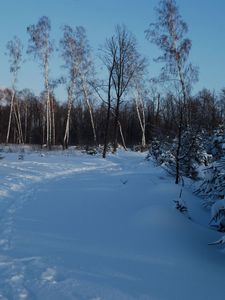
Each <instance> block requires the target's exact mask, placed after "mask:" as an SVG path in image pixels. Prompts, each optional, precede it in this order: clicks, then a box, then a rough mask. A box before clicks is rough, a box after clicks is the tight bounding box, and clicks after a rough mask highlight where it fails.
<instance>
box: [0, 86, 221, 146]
mask: <svg viewBox="0 0 225 300" xmlns="http://www.w3.org/2000/svg"><path fill="white" fill-rule="evenodd" d="M11 97H12V91H11V90H10V89H5V90H1V91H0V103H1V105H0V120H1V122H0V142H1V143H5V141H6V135H7V129H8V121H9V120H8V119H9V114H10V102H11ZM224 98H225V90H222V92H221V94H220V95H219V96H218V95H216V94H215V93H214V92H211V91H209V90H206V89H204V90H202V91H201V92H199V93H198V94H197V95H196V96H195V97H192V98H191V99H189V101H188V108H187V109H188V115H189V126H190V127H191V128H195V129H196V130H197V131H198V132H202V131H203V130H204V132H206V133H207V134H208V135H211V134H212V132H213V130H214V129H216V128H218V127H219V125H221V124H224V122H225V107H224ZM14 101H15V103H16V105H17V106H18V109H19V111H20V119H21V127H22V132H23V137H24V143H26V144H40V145H44V144H45V136H44V135H43V130H44V128H45V124H44V119H43V115H44V114H45V110H44V106H43V103H44V102H45V98H44V95H41V96H39V97H37V96H35V95H34V94H32V92H31V91H29V90H22V91H20V92H18V93H17V95H16V97H15V99H14ZM51 102H52V104H53V107H54V116H55V120H56V122H55V144H56V145H62V146H63V138H64V129H65V126H66V121H67V109H68V108H67V104H66V103H61V102H59V101H57V100H56V99H55V97H54V96H51ZM143 109H144V115H145V123H146V128H145V138H146V142H147V145H149V144H150V143H151V142H152V141H153V140H155V139H157V140H164V139H165V138H168V137H169V139H170V140H173V139H174V138H175V137H176V136H177V128H178V126H177V120H179V111H178V108H177V106H176V103H175V101H174V97H173V95H171V94H168V95H166V96H161V95H160V94H159V93H155V94H153V95H150V94H148V95H147V96H146V99H145V100H144V108H143ZM106 117H107V116H106V107H105V104H104V103H100V104H96V105H94V106H93V119H94V122H95V127H96V133H97V143H98V144H101V145H103V144H104V133H105V123H106ZM120 124H121V127H122V129H123V136H124V140H125V141H126V146H127V147H133V146H138V145H139V146H140V148H141V141H142V130H141V126H140V122H139V119H138V113H137V106H136V103H135V100H134V99H131V101H128V102H125V103H123V104H122V106H121V111H120ZM113 125H114V124H113V119H112V120H111V121H110V124H109V132H110V135H109V143H111V144H112V142H113V134H112V129H113ZM70 131H71V136H70V144H71V145H77V146H84V145H87V146H96V144H95V141H94V138H93V132H92V127H91V122H90V115H89V111H88V108H87V107H85V106H84V105H83V104H82V102H80V103H73V106H72V109H71V125H70ZM9 143H19V140H18V129H17V126H16V119H15V118H12V129H11V134H10V139H9ZM119 144H121V145H122V139H121V136H119Z"/></svg>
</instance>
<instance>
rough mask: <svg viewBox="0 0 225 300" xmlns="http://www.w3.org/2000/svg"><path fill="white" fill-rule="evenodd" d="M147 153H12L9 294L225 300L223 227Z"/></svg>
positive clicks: (1, 231)
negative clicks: (182, 208)
mask: <svg viewBox="0 0 225 300" xmlns="http://www.w3.org/2000/svg"><path fill="white" fill-rule="evenodd" d="M144 158H145V154H143V153H134V152H129V151H128V152H123V151H119V152H118V153H117V154H116V155H110V156H108V158H107V159H105V160H104V159H102V158H101V157H100V156H88V155H86V154H83V153H81V152H78V151H76V152H62V153H61V152H59V151H58V152H50V153H47V152H46V153H45V154H44V155H43V154H40V153H39V152H29V153H28V152H26V153H24V160H18V153H4V159H2V160H1V161H0V170H1V171H0V299H1V300H2V299H9V300H11V299H12V300H14V299H15V300H17V299H31V300H33V299H40V300H42V299H45V300H53V299H54V300H58V299H60V300H62V299H63V300H64V299H65V300H67V299H75V300H76V299H79V300H111V299H113V300H137V299H140V300H163V299H166V300H167V299H168V300H170V299H171V300H176V299H184V300H185V299H204V300H205V299H218V300H220V299H224V294H225V286H224V279H223V278H224V275H225V256H224V251H223V248H222V246H208V243H210V242H214V241H217V240H219V239H220V238H221V237H222V234H221V233H218V232H216V231H213V230H211V229H210V228H209V226H208V222H209V220H210V213H209V212H207V211H204V210H203V208H202V207H201V204H200V200H199V199H198V198H197V197H195V196H194V195H193V194H192V193H191V191H190V189H189V188H184V189H183V193H182V201H184V203H185V205H186V206H187V208H188V216H189V218H188V217H187V215H186V214H182V213H180V212H179V211H178V210H176V209H175V207H174V200H176V199H178V197H179V194H180V186H177V185H175V184H174V180H173V178H171V177H170V176H169V175H168V174H167V173H166V171H165V170H163V169H162V168H160V167H156V166H155V165H154V163H153V162H151V161H146V160H145V159H144Z"/></svg>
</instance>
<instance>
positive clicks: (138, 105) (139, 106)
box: [135, 96, 146, 150]
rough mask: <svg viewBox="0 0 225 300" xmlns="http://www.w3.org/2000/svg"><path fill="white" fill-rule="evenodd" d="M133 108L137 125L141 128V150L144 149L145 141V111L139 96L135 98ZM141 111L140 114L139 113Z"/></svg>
mask: <svg viewBox="0 0 225 300" xmlns="http://www.w3.org/2000/svg"><path fill="white" fill-rule="evenodd" d="M138 102H139V103H138ZM135 106H136V111H137V115H138V120H139V124H140V127H141V133H142V139H141V149H143V150H144V149H145V147H146V139H145V111H144V104H143V101H142V100H141V99H140V97H139V96H136V97H135ZM140 109H141V112H140Z"/></svg>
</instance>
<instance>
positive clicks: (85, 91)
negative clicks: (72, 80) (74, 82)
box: [82, 78, 97, 145]
mask: <svg viewBox="0 0 225 300" xmlns="http://www.w3.org/2000/svg"><path fill="white" fill-rule="evenodd" d="M82 89H83V92H84V98H85V101H86V104H87V107H88V111H89V115H90V119H91V127H92V132H93V138H94V144H95V145H97V135H96V130H95V123H94V117H93V112H92V107H91V103H90V101H89V97H88V91H87V87H86V83H85V79H84V78H82Z"/></svg>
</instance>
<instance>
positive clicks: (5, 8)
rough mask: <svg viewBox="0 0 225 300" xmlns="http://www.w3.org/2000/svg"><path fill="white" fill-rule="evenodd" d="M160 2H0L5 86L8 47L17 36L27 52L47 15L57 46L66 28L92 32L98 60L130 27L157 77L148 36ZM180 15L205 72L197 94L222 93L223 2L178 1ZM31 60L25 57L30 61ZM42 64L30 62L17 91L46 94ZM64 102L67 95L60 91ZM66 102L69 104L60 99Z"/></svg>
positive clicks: (56, 69) (54, 71)
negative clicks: (119, 31) (32, 30)
mask: <svg viewBox="0 0 225 300" xmlns="http://www.w3.org/2000/svg"><path fill="white" fill-rule="evenodd" d="M157 3H158V1H157V0H7V1H6V0H0V4H1V26H0V36H1V40H0V86H3V87H4V86H10V74H9V64H8V58H7V57H6V56H5V55H4V53H5V52H6V47H5V46H6V43H7V41H8V40H10V39H12V37H13V36H14V35H17V36H18V37H19V38H20V39H21V40H22V42H23V43H24V52H25V51H26V48H27V41H28V35H27V33H26V27H27V26H28V25H31V24H35V23H37V21H38V19H39V18H40V17H41V16H43V15H46V16H48V17H49V18H50V20H51V24H52V37H53V39H54V40H55V44H56V45H57V43H58V40H59V38H60V37H61V27H62V26H63V25H65V24H68V25H71V26H77V25H82V26H84V27H85V28H86V30H87V35H88V39H89V42H90V45H91V47H92V49H93V51H94V53H95V54H96V53H97V51H98V48H99V47H100V45H102V44H103V43H104V41H105V39H106V38H107V37H109V36H111V35H112V34H113V32H114V27H115V25H116V24H122V23H123V24H125V25H127V27H128V29H129V30H131V31H132V32H133V33H134V34H135V36H136V38H137V40H138V45H139V51H140V52H141V53H143V55H145V56H146V57H147V58H148V60H149V76H153V75H156V74H157V72H158V70H159V66H157V65H156V64H155V63H154V62H153V58H154V57H157V56H158V55H159V52H158V49H157V48H156V47H155V46H154V45H151V44H150V43H149V42H148V41H147V40H146V39H145V35H144V30H145V29H146V28H147V27H148V24H149V23H150V22H154V20H155V13H154V7H155V6H156V5H157ZM177 4H178V6H179V8H180V13H181V15H182V17H183V19H184V20H185V21H186V23H187V24H188V26H189V33H188V37H189V38H190V39H191V40H192V43H193V46H192V50H191V55H190V60H191V62H192V63H193V64H194V65H197V66H198V67H199V69H200V74H199V82H198V84H197V85H196V87H195V91H198V90H200V89H202V88H203V87H206V88H209V89H212V90H214V89H215V91H216V92H219V91H220V89H221V88H223V87H225V1H224V0H214V1H213V0H177ZM24 58H26V59H27V57H26V55H25V57H24ZM61 64H62V63H61V61H60V58H59V57H58V54H55V57H54V59H53V60H52V62H51V77H52V78H55V77H57V76H58V75H59V73H60V72H61V70H60V65H61ZM40 74H41V71H40V69H39V67H38V64H37V63H35V62H32V61H29V60H28V61H26V62H25V63H24V65H23V67H22V69H21V71H20V74H19V82H18V88H19V89H22V88H25V87H28V88H30V89H31V90H33V91H34V92H35V93H36V94H39V92H40V91H41V90H42V88H43V79H42V77H41V75H40ZM58 96H59V97H60V98H63V97H64V96H63V93H62V92H60V91H58ZM61 100H64V99H61Z"/></svg>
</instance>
